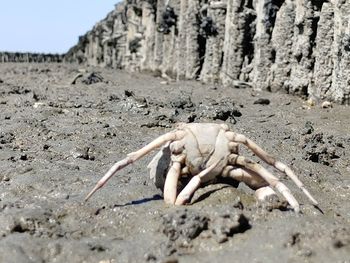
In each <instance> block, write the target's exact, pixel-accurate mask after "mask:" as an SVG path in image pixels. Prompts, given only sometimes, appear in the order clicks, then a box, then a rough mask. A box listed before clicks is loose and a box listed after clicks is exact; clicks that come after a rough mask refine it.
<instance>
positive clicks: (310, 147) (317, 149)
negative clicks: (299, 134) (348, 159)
mask: <svg viewBox="0 0 350 263" xmlns="http://www.w3.org/2000/svg"><path fill="white" fill-rule="evenodd" d="M302 147H303V150H304V154H303V159H304V160H307V161H311V162H314V163H320V164H323V165H327V166H333V165H334V163H335V162H336V161H337V160H338V159H339V158H341V156H343V155H344V154H345V149H344V144H343V142H342V141H341V140H340V139H339V138H335V137H334V136H332V135H331V136H325V135H323V133H316V134H314V135H311V136H309V137H306V138H305V140H304V144H303V146H302Z"/></svg>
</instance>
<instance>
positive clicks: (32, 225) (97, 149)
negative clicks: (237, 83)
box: [0, 63, 350, 262]
mask: <svg viewBox="0 0 350 263" xmlns="http://www.w3.org/2000/svg"><path fill="white" fill-rule="evenodd" d="M80 72H84V76H83V77H82V78H79V79H77V81H76V82H75V83H74V84H72V80H73V79H74V78H75V77H76V76H77V74H79V73H80ZM93 72H98V79H95V78H93V80H94V81H89V82H83V81H82V80H84V78H85V75H86V76H87V77H88V76H91V73H93ZM0 79H1V82H0V119H1V126H0V164H1V171H0V193H1V195H0V225H1V226H2V227H1V229H0V262H64V261H66V262H83V261H85V262H203V261H204V262H208V261H211V262H232V258H235V260H237V261H244V262H254V261H262V262H277V261H284V262H300V261H308V262H347V260H348V259H349V258H350V242H349V240H350V228H349V226H350V220H349V218H350V214H349V211H350V204H349V198H350V158H349V155H348V153H349V152H350V151H349V149H350V135H349V127H350V120H349V117H348V111H349V109H348V107H345V106H338V105H334V107H333V108H329V109H322V108H321V107H319V106H317V105H316V106H314V107H312V108H311V109H307V108H305V107H303V105H304V101H302V100H301V99H299V98H295V97H290V96H287V95H283V94H272V93H265V92H263V93H259V92H255V91H254V92H253V90H251V89H250V88H245V89H233V88H231V89H230V88H224V87H221V86H215V87H213V86H210V85H202V84H200V83H198V82H177V83H172V82H171V83H169V84H167V85H164V84H161V83H163V82H162V79H159V78H153V77H150V76H147V75H143V74H131V73H126V72H121V71H115V70H107V69H95V68H85V69H83V71H82V70H81V69H79V68H78V67H76V66H74V65H65V64H57V65H54V64H50V65H46V64H25V63H24V64H11V63H8V64H0ZM95 80H98V81H95ZM100 80H102V81H100ZM263 100H264V101H267V100H268V101H269V103H262V101H263ZM257 101H258V102H259V103H257ZM193 121H196V122H218V123H220V122H225V123H227V124H229V125H230V126H231V127H232V129H234V130H235V131H237V132H240V133H243V134H245V135H246V136H248V137H249V138H251V139H253V140H255V141H256V142H257V143H258V144H259V145H261V146H262V147H263V148H264V149H265V150H267V151H268V152H269V153H271V154H273V155H274V156H277V157H278V159H280V160H281V161H283V162H285V163H286V164H288V165H289V166H291V168H292V169H293V170H294V171H295V172H296V174H297V175H298V176H299V177H300V179H301V180H302V181H303V182H304V183H305V185H306V187H307V188H308V189H309V190H310V192H311V193H312V194H313V195H314V196H315V198H316V199H317V200H318V201H319V203H320V207H321V209H322V211H323V214H322V213H321V212H320V211H319V210H317V209H315V208H314V207H313V206H312V205H310V204H309V202H308V200H307V199H306V198H305V197H304V196H303V195H302V193H301V192H300V191H299V190H298V189H297V187H295V186H294V185H293V183H292V182H291V181H290V180H288V179H287V178H284V177H283V175H281V174H279V173H278V172H277V171H276V170H274V169H273V168H271V167H268V166H267V165H265V164H264V163H262V162H261V161H260V163H261V164H262V165H264V166H265V167H267V168H268V169H269V170H270V171H271V172H273V173H274V174H276V175H278V176H280V177H281V179H282V180H283V181H284V183H285V184H287V185H288V187H290V189H291V190H292V191H293V194H295V196H296V198H297V199H298V200H299V202H300V203H301V211H302V213H301V214H299V215H296V214H295V213H294V212H292V211H291V209H290V207H289V206H288V204H286V202H284V200H283V199H282V198H280V200H271V202H267V203H257V202H256V200H255V197H254V192H253V191H252V190H251V189H249V188H248V187H246V186H244V185H242V184H240V185H239V186H238V187H237V185H235V184H230V183H224V182H221V183H219V184H214V185H209V186H206V187H204V188H201V189H199V190H198V191H197V192H196V193H195V195H194V196H193V198H192V201H191V205H188V206H184V207H172V206H167V205H165V204H164V203H163V200H162V196H161V195H162V193H161V191H160V190H159V189H157V188H156V186H155V185H154V183H153V181H152V180H151V179H150V178H149V176H148V170H147V168H146V167H147V163H148V162H149V161H150V160H151V159H152V157H153V155H154V154H155V153H153V154H151V155H150V156H147V157H145V158H144V159H142V160H140V161H138V162H137V163H136V164H134V165H132V166H131V167H128V168H127V169H125V170H122V171H120V172H119V173H118V175H117V176H115V177H114V178H112V179H111V180H110V181H109V182H108V184H107V185H106V186H105V188H103V189H102V190H100V191H99V192H98V193H97V194H96V195H95V196H94V197H93V198H92V199H91V200H89V202H87V203H84V202H83V199H84V196H85V195H86V194H87V193H88V191H89V190H90V189H91V187H92V186H93V185H94V184H95V183H96V181H97V180H98V179H99V178H100V176H102V175H103V174H104V173H105V172H106V170H107V169H108V168H109V167H110V166H111V165H112V164H113V163H114V162H115V161H117V160H119V159H121V158H123V157H124V156H125V155H126V154H127V153H129V152H132V151H134V150H136V149H138V148H140V147H141V146H143V145H145V144H146V143H147V142H149V141H151V140H152V139H154V138H155V137H157V136H159V135H160V134H163V133H165V132H167V131H169V130H170V129H172V128H174V127H175V124H176V123H177V122H193ZM241 151H242V153H243V154H244V155H246V156H249V157H250V158H253V159H256V160H258V159H257V158H256V156H253V155H252V154H251V153H250V152H249V151H247V150H246V149H245V148H244V147H241Z"/></svg>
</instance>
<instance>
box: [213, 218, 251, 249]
mask: <svg viewBox="0 0 350 263" xmlns="http://www.w3.org/2000/svg"><path fill="white" fill-rule="evenodd" d="M210 225H211V231H212V233H213V234H214V238H215V240H216V241H217V242H218V243H223V242H226V241H227V240H228V238H229V237H232V236H233V235H234V234H238V233H244V232H245V231H247V230H248V229H250V228H251V225H250V224H249V219H248V218H247V217H246V216H245V215H244V214H242V213H237V214H233V215H232V214H229V213H226V214H223V215H221V216H220V217H218V218H216V219H214V221H213V222H212V223H211V224H210Z"/></svg>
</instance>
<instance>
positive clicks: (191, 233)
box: [162, 209, 251, 251]
mask: <svg viewBox="0 0 350 263" xmlns="http://www.w3.org/2000/svg"><path fill="white" fill-rule="evenodd" d="M250 228H251V225H250V223H249V219H248V218H247V217H246V216H245V215H244V214H243V213H241V212H233V213H231V212H226V213H222V214H219V215H213V216H209V215H205V214H201V213H197V212H193V211H189V210H187V209H185V210H182V211H176V212H175V213H171V214H166V215H164V216H163V228H162V232H163V234H165V235H166V236H167V237H168V239H169V243H173V245H174V242H176V243H180V244H181V246H182V247H183V246H189V245H190V242H191V241H192V240H194V239H195V238H197V237H198V236H199V235H200V234H201V233H202V232H204V231H207V230H208V232H207V233H208V235H207V236H209V237H210V236H211V237H213V238H214V239H215V240H216V241H217V242H218V243H223V242H226V241H228V239H229V238H230V237H232V236H233V235H234V234H237V233H244V232H245V231H247V230H248V229H250ZM174 251H175V250H174Z"/></svg>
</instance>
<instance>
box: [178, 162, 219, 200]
mask: <svg viewBox="0 0 350 263" xmlns="http://www.w3.org/2000/svg"><path fill="white" fill-rule="evenodd" d="M221 161H222V159H220V160H218V161H216V162H215V163H213V164H212V165H210V166H209V167H207V168H206V169H204V170H203V171H201V172H200V173H199V174H197V175H195V176H193V177H192V179H191V180H190V181H189V182H188V184H187V185H186V186H185V188H184V189H183V190H182V191H181V192H180V194H179V195H178V196H177V198H176V201H175V205H183V204H185V203H186V202H188V201H189V200H190V197H191V196H192V195H193V193H194V192H195V191H196V190H197V189H198V187H199V186H200V184H201V182H202V180H203V177H204V176H205V175H207V174H208V173H210V172H211V171H212V170H213V169H214V168H215V167H216V166H217V165H218V164H219V163H220V162H221Z"/></svg>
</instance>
